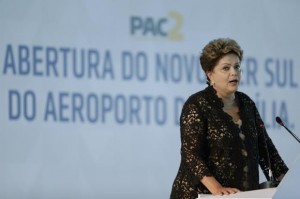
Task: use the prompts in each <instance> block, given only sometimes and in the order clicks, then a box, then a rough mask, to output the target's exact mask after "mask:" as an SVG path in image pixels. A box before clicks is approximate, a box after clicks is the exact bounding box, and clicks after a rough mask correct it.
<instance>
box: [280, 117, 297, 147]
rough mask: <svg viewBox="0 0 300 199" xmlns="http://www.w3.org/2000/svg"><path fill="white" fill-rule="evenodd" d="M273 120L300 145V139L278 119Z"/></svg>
mask: <svg viewBox="0 0 300 199" xmlns="http://www.w3.org/2000/svg"><path fill="white" fill-rule="evenodd" d="M275 119H276V122H277V123H278V124H279V125H280V126H283V127H284V128H285V129H286V130H287V131H288V132H289V133H290V134H291V135H292V136H293V137H294V138H295V139H296V140H297V141H298V142H299V143H300V139H299V138H298V137H297V136H296V135H295V134H294V133H293V132H292V131H291V130H290V129H288V127H286V126H285V124H284V123H283V121H282V120H281V118H280V117H278V116H277V117H276V118H275Z"/></svg>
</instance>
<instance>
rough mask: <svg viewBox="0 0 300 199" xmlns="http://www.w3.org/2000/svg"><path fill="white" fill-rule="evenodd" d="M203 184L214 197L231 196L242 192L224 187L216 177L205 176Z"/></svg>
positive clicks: (202, 180)
mask: <svg viewBox="0 0 300 199" xmlns="http://www.w3.org/2000/svg"><path fill="white" fill-rule="evenodd" d="M201 182H202V184H204V186H206V188H207V189H208V190H209V191H210V193H212V194H213V195H229V194H234V193H237V192H240V190H238V189H236V188H231V187H223V186H222V185H221V184H220V183H219V182H218V181H217V180H216V179H215V178H214V177H212V176H204V177H203V178H202V179H201Z"/></svg>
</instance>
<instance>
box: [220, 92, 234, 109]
mask: <svg viewBox="0 0 300 199" xmlns="http://www.w3.org/2000/svg"><path fill="white" fill-rule="evenodd" d="M219 97H220V98H221V99H222V101H223V104H224V109H230V108H233V107H235V106H236V102H235V95H234V94H230V95H226V96H221V95H219Z"/></svg>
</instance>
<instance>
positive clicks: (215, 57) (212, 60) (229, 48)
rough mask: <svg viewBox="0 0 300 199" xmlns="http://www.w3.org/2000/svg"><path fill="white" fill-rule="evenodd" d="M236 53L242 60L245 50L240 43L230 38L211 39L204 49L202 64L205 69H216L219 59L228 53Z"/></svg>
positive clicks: (207, 70) (201, 58) (201, 56)
mask: <svg viewBox="0 0 300 199" xmlns="http://www.w3.org/2000/svg"><path fill="white" fill-rule="evenodd" d="M230 53H234V54H236V55H237V56H238V57H239V59H240V61H242V59H243V50H242V49H241V47H240V46H239V44H238V43H237V42H236V41H235V40H233V39H230V38H219V39H215V40H212V41H210V42H209V43H208V44H207V45H206V46H205V47H204V48H203V50H202V53H201V55H200V64H201V66H202V69H203V71H204V72H205V73H206V72H210V71H212V70H213V69H214V67H215V66H216V64H217V63H218V61H219V60H220V59H221V58H222V57H223V56H224V55H227V54H230ZM208 80H209V79H208Z"/></svg>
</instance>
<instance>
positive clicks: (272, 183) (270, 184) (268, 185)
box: [259, 124, 279, 189]
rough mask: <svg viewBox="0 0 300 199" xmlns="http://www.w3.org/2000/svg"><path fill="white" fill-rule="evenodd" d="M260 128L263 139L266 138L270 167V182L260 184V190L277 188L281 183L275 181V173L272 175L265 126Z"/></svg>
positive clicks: (262, 125)
mask: <svg viewBox="0 0 300 199" xmlns="http://www.w3.org/2000/svg"><path fill="white" fill-rule="evenodd" d="M260 128H261V129H262V133H263V138H264V142H265V148H266V152H267V153H266V154H267V159H268V166H269V167H268V176H269V180H268V181H265V182H263V183H260V184H259V189H267V188H275V187H277V186H278V185H279V182H278V181H276V180H274V177H273V173H272V170H271V160H270V154H269V150H268V145H267V141H266V136H265V129H264V128H265V127H264V124H261V125H260Z"/></svg>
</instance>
